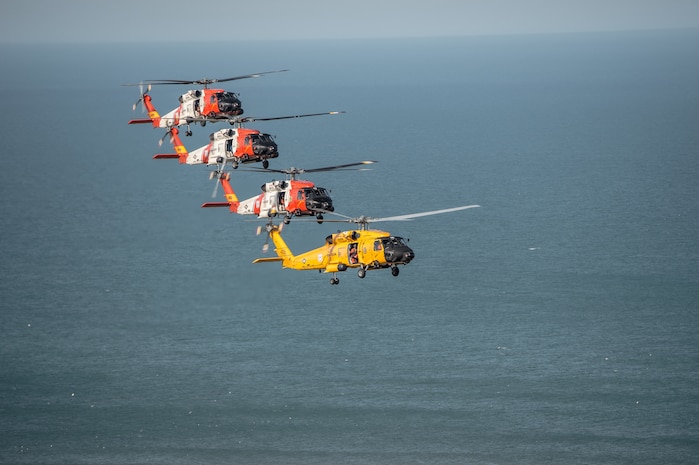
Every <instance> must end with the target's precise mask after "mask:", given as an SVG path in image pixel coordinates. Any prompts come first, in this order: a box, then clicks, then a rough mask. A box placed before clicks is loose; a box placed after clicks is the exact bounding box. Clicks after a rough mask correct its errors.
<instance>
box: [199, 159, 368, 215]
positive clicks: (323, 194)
mask: <svg viewBox="0 0 699 465" xmlns="http://www.w3.org/2000/svg"><path fill="white" fill-rule="evenodd" d="M372 163H377V162H376V161H371V160H368V161H361V162H358V163H348V164H344V165H336V166H326V167H324V168H312V169H299V168H289V169H284V170H260V169H257V170H254V169H249V170H246V171H256V172H259V173H267V172H270V171H271V172H275V173H283V174H285V175H287V177H288V179H286V180H282V181H271V182H267V183H265V184H263V185H262V193H261V194H259V195H257V196H255V197H251V198H249V199H247V200H242V201H240V200H238V196H237V195H236V193H235V192H234V191H233V187H231V184H230V173H224V172H222V171H214V172H212V173H211V174H212V178H213V177H214V176H217V177H218V182H219V183H220V184H221V187H223V192H224V195H225V196H226V202H207V203H204V204H203V205H202V208H209V207H228V209H229V210H230V211H231V212H232V213H237V214H239V215H257V217H258V218H272V217H275V216H277V215H283V216H284V219H283V221H284V224H289V222H290V221H291V218H292V217H294V216H315V217H316V220H317V221H318V223H322V222H323V213H329V212H332V211H334V207H333V202H332V199H331V198H330V194H329V191H328V190H327V189H325V188H323V187H318V186H316V185H315V184H313V183H312V182H311V181H303V180H298V179H296V176H297V175H299V174H302V173H318V172H321V171H338V170H349V169H353V170H360V171H361V170H365V169H367V168H353V167H356V166H362V165H370V164H372ZM217 185H218V184H217ZM215 193H216V191H214V195H215Z"/></svg>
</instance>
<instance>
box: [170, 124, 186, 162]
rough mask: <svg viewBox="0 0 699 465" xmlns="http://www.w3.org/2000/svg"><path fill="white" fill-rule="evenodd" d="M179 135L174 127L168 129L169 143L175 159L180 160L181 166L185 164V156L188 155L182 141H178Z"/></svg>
mask: <svg viewBox="0 0 699 465" xmlns="http://www.w3.org/2000/svg"><path fill="white" fill-rule="evenodd" d="M179 134H180V131H178V130H177V128H176V127H172V128H170V141H171V142H172V146H173V147H174V148H175V154H176V155H177V158H178V159H179V160H180V164H183V163H187V155H189V153H188V152H187V149H186V148H185V146H184V144H183V143H182V139H180V136H179ZM170 158H174V157H170Z"/></svg>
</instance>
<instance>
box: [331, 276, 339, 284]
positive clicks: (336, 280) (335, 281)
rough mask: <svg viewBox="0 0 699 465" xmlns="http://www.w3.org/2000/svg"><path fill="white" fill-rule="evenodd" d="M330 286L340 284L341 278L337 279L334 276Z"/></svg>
mask: <svg viewBox="0 0 699 465" xmlns="http://www.w3.org/2000/svg"><path fill="white" fill-rule="evenodd" d="M330 284H331V285H334V286H336V285H338V284H340V278H336V277H334V276H333V277H332V278H330Z"/></svg>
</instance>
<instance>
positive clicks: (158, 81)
mask: <svg viewBox="0 0 699 465" xmlns="http://www.w3.org/2000/svg"><path fill="white" fill-rule="evenodd" d="M284 71H289V70H288V69H279V70H276V71H265V72H263V73H254V74H245V75H243V76H233V77H229V78H223V79H208V78H204V79H196V80H194V81H188V80H185V79H145V80H144V82H148V83H150V84H152V85H156V86H159V85H168V84H180V85H181V84H192V85H193V84H199V85H203V86H207V85H209V84H214V83H217V82H227V81H235V80H238V79H248V78H257V77H261V76H263V75H265V74H272V73H282V72H284ZM124 85H125V86H132V85H138V84H124Z"/></svg>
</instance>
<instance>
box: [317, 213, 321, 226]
mask: <svg viewBox="0 0 699 465" xmlns="http://www.w3.org/2000/svg"><path fill="white" fill-rule="evenodd" d="M316 221H317V222H318V224H323V214H322V213H317V214H316Z"/></svg>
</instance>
